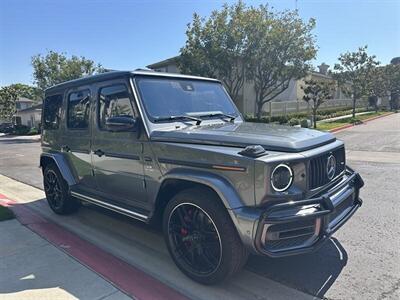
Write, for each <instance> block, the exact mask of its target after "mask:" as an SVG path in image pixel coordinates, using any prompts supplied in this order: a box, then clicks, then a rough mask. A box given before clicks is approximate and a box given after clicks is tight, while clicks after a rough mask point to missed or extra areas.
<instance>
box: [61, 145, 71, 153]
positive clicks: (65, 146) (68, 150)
mask: <svg viewBox="0 0 400 300" xmlns="http://www.w3.org/2000/svg"><path fill="white" fill-rule="evenodd" d="M61 151H64V152H70V151H71V148H70V147H68V146H67V145H62V146H61Z"/></svg>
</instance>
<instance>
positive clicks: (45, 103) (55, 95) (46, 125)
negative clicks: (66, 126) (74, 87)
mask: <svg viewBox="0 0 400 300" xmlns="http://www.w3.org/2000/svg"><path fill="white" fill-rule="evenodd" d="M53 97H59V99H58V100H60V103H59V106H58V109H57V110H58V115H57V110H56V113H55V115H54V116H55V117H57V116H58V120H57V123H56V124H57V126H54V125H52V126H49V123H47V122H46V111H47V109H46V105H47V103H48V102H49V98H53ZM51 101H55V100H51ZM63 102H64V95H63V93H58V94H52V95H46V97H45V98H44V101H43V111H42V125H41V126H42V128H43V130H58V129H60V124H61V120H62V108H63ZM51 124H54V123H51Z"/></svg>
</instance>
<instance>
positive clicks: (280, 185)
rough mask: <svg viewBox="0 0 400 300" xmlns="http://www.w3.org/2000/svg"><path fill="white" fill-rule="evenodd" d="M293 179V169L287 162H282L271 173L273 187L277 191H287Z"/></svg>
mask: <svg viewBox="0 0 400 300" xmlns="http://www.w3.org/2000/svg"><path fill="white" fill-rule="evenodd" d="M292 181H293V171H292V169H291V168H290V167H289V166H288V165H285V164H280V165H278V166H276V167H275V169H274V170H273V171H272V174H271V185H272V188H273V189H274V190H275V191H277V192H283V191H286V190H287V189H288V188H289V187H290V185H291V184H292Z"/></svg>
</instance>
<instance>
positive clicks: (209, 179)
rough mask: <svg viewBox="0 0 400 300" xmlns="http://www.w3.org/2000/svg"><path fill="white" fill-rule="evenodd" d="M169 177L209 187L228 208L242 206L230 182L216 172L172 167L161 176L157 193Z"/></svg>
mask: <svg viewBox="0 0 400 300" xmlns="http://www.w3.org/2000/svg"><path fill="white" fill-rule="evenodd" d="M169 179H176V180H182V181H190V182H193V183H198V184H202V185H204V186H207V187H209V188H211V189H212V190H213V191H214V192H215V193H217V195H218V196H219V197H220V199H221V201H222V203H223V205H224V206H225V208H226V209H228V210H230V209H235V208H239V207H242V206H243V202H242V200H241V198H240V196H239V195H238V193H237V192H236V190H235V188H234V187H233V186H232V184H231V183H230V182H229V181H228V180H226V179H225V178H223V177H221V176H218V175H216V174H212V173H208V172H204V171H198V170H191V169H183V168H179V169H174V170H172V171H170V172H169V173H167V174H165V175H164V176H163V177H162V182H161V184H160V188H159V190H158V191H157V195H158V193H159V192H160V189H161V186H163V184H164V182H165V181H167V180H169Z"/></svg>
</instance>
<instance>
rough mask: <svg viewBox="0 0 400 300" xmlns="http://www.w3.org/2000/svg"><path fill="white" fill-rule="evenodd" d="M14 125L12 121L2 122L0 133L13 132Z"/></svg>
mask: <svg viewBox="0 0 400 300" xmlns="http://www.w3.org/2000/svg"><path fill="white" fill-rule="evenodd" d="M13 129H14V126H13V124H12V123H2V124H0V133H12V132H13Z"/></svg>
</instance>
